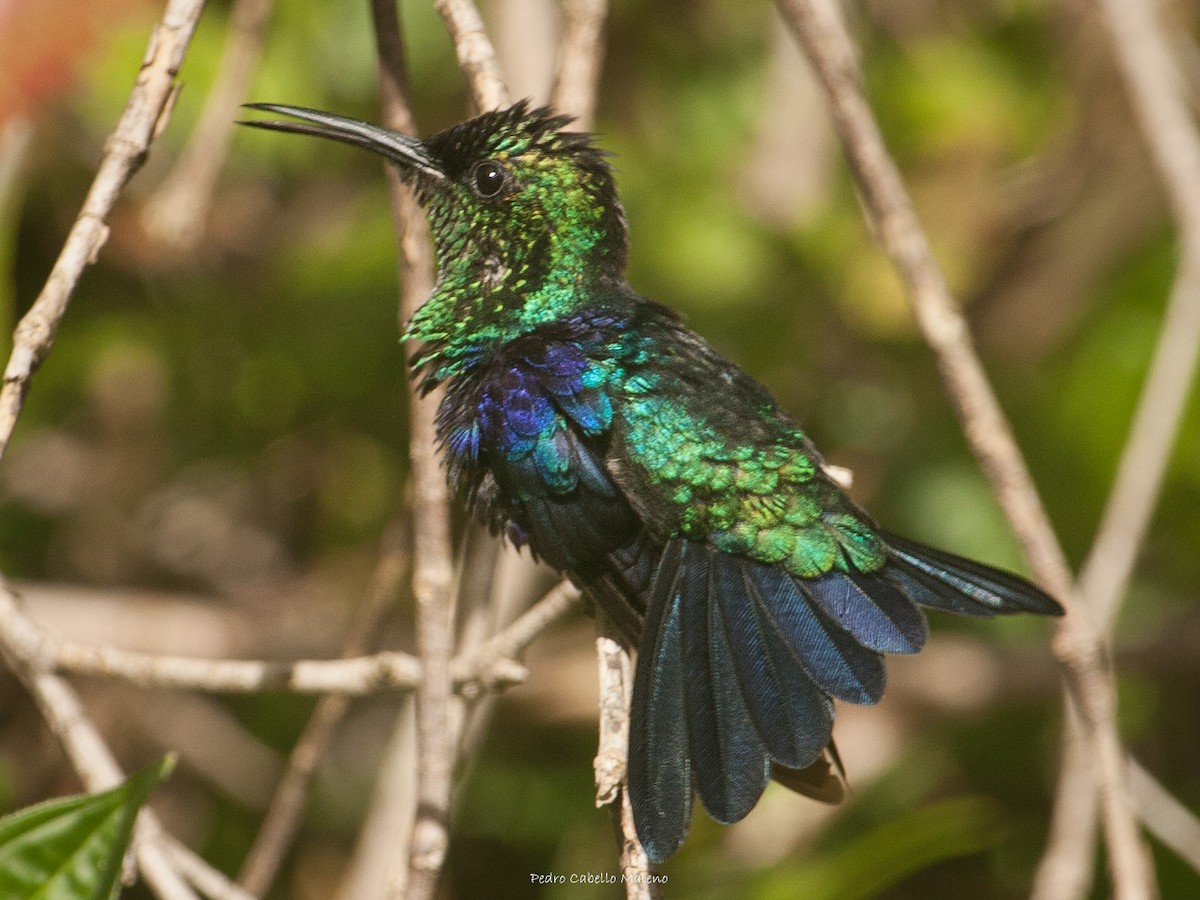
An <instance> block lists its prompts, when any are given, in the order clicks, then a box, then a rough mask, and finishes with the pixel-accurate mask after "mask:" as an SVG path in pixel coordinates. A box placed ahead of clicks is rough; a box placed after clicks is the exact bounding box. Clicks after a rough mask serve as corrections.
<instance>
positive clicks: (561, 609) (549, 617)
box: [455, 581, 580, 696]
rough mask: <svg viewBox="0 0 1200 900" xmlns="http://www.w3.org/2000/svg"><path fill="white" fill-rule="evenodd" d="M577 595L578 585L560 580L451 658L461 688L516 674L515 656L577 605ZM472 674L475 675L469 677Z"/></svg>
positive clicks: (484, 685) (486, 683) (468, 690)
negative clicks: (507, 622)
mask: <svg viewBox="0 0 1200 900" xmlns="http://www.w3.org/2000/svg"><path fill="white" fill-rule="evenodd" d="M579 598H580V591H579V588H577V587H575V585H573V584H571V582H569V581H561V582H559V583H558V584H557V585H556V586H555V587H554V588H553V589H551V590H550V592H549V593H547V594H546V596H544V597H543V598H542V599H541V600H539V601H537V603H535V604H533V606H531V607H529V609H527V610H526V611H525V612H524V613H522V614H521V615H520V616H518V617H517V619H516V620H515V621H514V622H513V623H512V624H511V625H509V626H508V627H507V628H505V629H504V630H503V631H501V632H499V633H497V634H494V635H492V636H491V637H490V638H488V639H487V640H485V641H484V642H483V643H482V644H481V645H480V647H479V649H478V650H477V651H476V652H475V653H471V654H467V655H465V656H461V657H459V658H458V659H457V660H455V664H456V665H455V674H456V676H458V678H459V679H461V680H460V682H459V683H460V684H461V685H462V690H463V692H464V693H466V694H467V695H468V696H469V695H470V693H471V690H470V685H471V683H472V682H474V683H477V684H479V685H481V686H483V687H487V686H488V685H489V683H491V682H494V681H495V679H496V678H497V676H501V677H502V678H503V677H504V676H507V675H515V674H517V672H516V670H515V669H513V668H511V667H512V666H514V665H516V662H515V660H516V659H517V658H518V657H519V656H520V655H521V654H522V653H523V652H524V651H525V649H526V648H527V647H528V646H529V645H530V644H532V643H533V642H534V641H535V640H536V639H537V638H538V637H539V636H540V635H541V634H542V632H544V631H545V630H546V629H547V628H549V627H550V626H551V625H553V624H554V623H555V622H558V621H559V620H560V619H562V618H563V617H565V616H566V615H567V614H568V613H570V612H571V611H572V610H574V609H577V608H578V607H579ZM473 675H476V677H475V678H472V676H473Z"/></svg>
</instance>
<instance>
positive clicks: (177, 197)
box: [142, 0, 271, 250]
mask: <svg viewBox="0 0 1200 900" xmlns="http://www.w3.org/2000/svg"><path fill="white" fill-rule="evenodd" d="M270 16H271V0H236V2H235V3H234V4H233V6H232V7H230V10H229V33H228V36H227V38H226V41H225V54H224V56H223V58H222V60H221V71H220V74H219V75H218V76H217V80H216V83H215V84H214V85H213V88H212V90H211V91H210V92H209V94H208V97H207V98H206V100H205V103H204V110H203V112H201V114H200V121H199V123H198V124H197V125H196V130H195V131H194V132H193V133H192V137H191V140H189V141H188V144H187V147H186V148H184V151H183V153H181V154H180V156H179V159H178V161H177V162H176V163H175V168H174V169H172V170H171V173H170V174H169V175H168V176H167V177H166V178H165V179H164V180H163V182H162V184H161V185H159V187H158V190H157V191H156V192H155V193H154V196H152V197H151V198H150V199H149V200H148V201H147V202H146V205H145V207H144V208H143V210H142V222H143V223H144V224H145V227H146V230H147V231H148V232H149V233H150V234H152V235H154V236H155V237H158V238H159V239H160V240H163V241H165V242H167V243H169V244H171V245H173V246H175V247H178V248H180V249H184V250H190V249H192V248H193V247H195V246H196V244H197V243H198V242H199V240H200V238H201V237H202V236H203V235H204V223H205V221H206V220H207V219H208V211H209V209H211V207H212V199H213V192H214V190H215V189H216V186H217V179H218V178H220V175H221V170H222V169H223V168H224V167H225V160H226V158H227V157H228V156H229V144H230V141H231V139H232V138H233V130H234V127H235V119H236V118H237V115H236V113H237V108H238V105H239V104H241V103H242V102H244V100H245V98H246V88H247V87H248V86H249V84H250V79H251V78H252V77H253V76H254V69H255V67H256V66H257V65H258V58H259V55H260V54H261V52H262V43H263V33H264V31H265V30H266V27H267V21H268V19H269V18H270Z"/></svg>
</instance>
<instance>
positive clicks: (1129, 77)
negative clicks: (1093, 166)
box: [1080, 0, 1200, 623]
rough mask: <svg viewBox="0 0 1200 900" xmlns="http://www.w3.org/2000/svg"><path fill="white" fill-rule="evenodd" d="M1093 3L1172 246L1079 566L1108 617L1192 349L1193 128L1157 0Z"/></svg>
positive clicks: (1153, 492) (1191, 374)
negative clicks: (1175, 235) (1161, 197)
mask: <svg viewBox="0 0 1200 900" xmlns="http://www.w3.org/2000/svg"><path fill="white" fill-rule="evenodd" d="M1099 8H1100V9H1101V10H1102V13H1103V20H1104V23H1105V25H1106V26H1107V27H1108V31H1109V34H1110V37H1111V40H1112V45H1113V52H1114V54H1115V55H1116V57H1117V61H1118V62H1119V63H1120V67H1121V72H1122V74H1123V75H1124V78H1125V85H1126V90H1127V91H1128V92H1129V95H1130V99H1131V100H1132V102H1133V109H1134V112H1135V114H1136V116H1137V118H1138V122H1139V124H1140V126H1141V132H1142V134H1143V136H1144V137H1145V140H1146V143H1147V146H1148V147H1149V150H1150V154H1151V157H1152V158H1153V160H1154V163H1155V166H1156V167H1157V169H1158V174H1159V177H1160V178H1161V179H1162V182H1163V185H1164V187H1165V188H1166V194H1167V199H1168V201H1169V204H1170V207H1171V210H1172V214H1173V217H1174V219H1175V222H1176V225H1177V226H1178V228H1179V237H1180V245H1181V247H1180V250H1181V255H1182V258H1181V260H1180V265H1179V270H1178V271H1177V272H1176V276H1175V283H1174V285H1173V286H1172V288H1171V294H1170V298H1169V300H1168V301H1167V308H1166V312H1165V314H1164V316H1163V323H1162V328H1161V331H1160V334H1159V339H1158V345H1157V346H1156V347H1155V350H1154V359H1153V361H1152V362H1151V364H1150V370H1149V374H1148V375H1147V377H1146V384H1145V386H1144V388H1143V390H1142V395H1141V398H1140V399H1139V401H1138V408H1137V411H1136V413H1135V414H1134V418H1133V424H1132V426H1131V428H1130V435H1129V440H1128V441H1127V442H1126V445H1125V449H1124V451H1123V452H1122V455H1121V462H1120V465H1119V467H1118V470H1117V477H1116V479H1115V481H1114V484H1113V490H1112V493H1111V494H1110V495H1109V499H1108V503H1107V504H1106V505H1105V509H1104V515H1103V516H1102V517H1101V521H1100V528H1099V531H1098V533H1097V535H1096V541H1095V543H1094V544H1093V545H1092V550H1091V552H1090V553H1089V554H1088V559H1087V562H1086V563H1085V564H1084V567H1083V571H1082V574H1081V576H1080V585H1081V591H1082V593H1083V594H1084V596H1085V597H1086V598H1087V599H1088V602H1089V603H1091V604H1092V606H1093V608H1094V609H1095V610H1096V612H1097V614H1098V618H1099V620H1100V621H1101V622H1104V623H1110V622H1111V620H1112V618H1113V616H1114V615H1115V613H1116V609H1117V606H1118V604H1119V602H1120V598H1121V596H1122V595H1123V594H1124V593H1125V588H1126V587H1127V585H1128V583H1129V578H1130V574H1131V572H1132V570H1133V565H1134V562H1135V561H1136V560H1137V554H1138V549H1139V548H1140V547H1141V545H1142V542H1143V540H1144V538H1145V535H1146V531H1147V528H1148V527H1149V523H1150V515H1151V513H1152V512H1153V511H1154V507H1155V504H1156V503H1157V500H1158V495H1159V492H1160V490H1161V488H1162V482H1163V476H1164V474H1165V472H1166V468H1167V462H1168V460H1169V459H1170V454H1171V448H1172V447H1174V445H1175V441H1176V436H1177V434H1178V432H1179V425H1180V423H1181V421H1182V418H1183V411H1184V409H1185V407H1186V403H1187V398H1188V395H1189V393H1190V392H1191V388H1192V384H1193V382H1194V380H1195V377H1196V366H1197V360H1198V359H1200V181H1198V180H1197V179H1196V173H1197V172H1200V132H1198V131H1197V129H1196V123H1195V119H1194V118H1193V116H1192V114H1191V111H1190V109H1189V107H1188V102H1187V98H1186V97H1185V96H1184V94H1183V90H1182V89H1183V86H1184V84H1183V77H1182V75H1181V74H1180V72H1179V69H1178V66H1177V65H1176V63H1175V60H1174V59H1173V58H1172V56H1171V48H1170V43H1169V41H1168V39H1167V36H1166V35H1165V34H1164V33H1163V30H1162V28H1161V26H1160V24H1159V22H1158V20H1157V18H1156V15H1155V10H1156V9H1157V4H1155V3H1151V2H1148V0H1103V2H1102V3H1101V4H1100V6H1099Z"/></svg>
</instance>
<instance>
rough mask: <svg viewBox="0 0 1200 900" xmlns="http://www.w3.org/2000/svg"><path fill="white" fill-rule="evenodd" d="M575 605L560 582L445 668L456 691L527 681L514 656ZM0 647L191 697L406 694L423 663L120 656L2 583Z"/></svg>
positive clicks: (53, 667)
mask: <svg viewBox="0 0 1200 900" xmlns="http://www.w3.org/2000/svg"><path fill="white" fill-rule="evenodd" d="M578 605H579V590H578V589H577V588H575V587H574V586H573V585H571V584H570V582H562V583H560V584H559V585H557V586H556V587H555V588H554V589H553V590H551V591H549V592H548V593H547V594H546V596H544V597H542V598H541V599H540V600H538V601H537V602H536V603H535V604H533V606H531V607H530V608H529V609H528V610H526V611H525V613H523V614H522V615H521V616H520V617H518V618H517V619H516V620H515V621H514V622H513V623H512V624H511V625H509V626H508V627H507V628H505V629H503V630H502V631H500V632H498V633H496V634H495V635H493V636H492V637H490V638H488V639H487V640H486V641H484V642H483V644H482V645H481V646H480V647H479V649H478V651H476V652H465V653H464V654H462V655H461V656H456V657H455V658H454V659H453V660H452V661H451V664H450V671H451V676H452V682H453V686H454V689H455V690H456V691H458V692H459V693H462V694H465V695H468V696H475V695H478V694H479V693H480V692H481V691H483V690H498V689H502V688H505V687H509V686H511V685H514V684H519V683H521V682H522V681H524V680H525V677H526V671H525V668H524V666H522V665H521V664H520V663H519V662H518V661H517V657H518V656H520V654H521V653H522V652H524V650H525V649H526V648H527V647H528V646H529V645H530V644H531V643H533V641H534V640H536V639H537V638H538V637H539V636H540V635H541V634H542V632H543V631H545V630H546V629H547V628H549V627H550V626H552V625H553V624H554V623H555V622H557V621H559V620H560V619H561V618H563V617H564V616H566V615H567V614H568V613H570V612H571V611H572V610H573V609H575V608H577V606H578ZM0 642H3V643H4V644H6V645H8V646H10V647H12V648H14V650H16V652H17V653H18V654H19V655H22V656H24V657H27V658H30V659H37V660H38V661H39V664H40V665H42V666H43V667H45V668H46V669H47V670H49V671H55V672H58V673H61V674H72V675H89V676H92V677H97V678H118V679H121V680H123V681H128V682H129V683H130V684H135V685H137V686H138V687H144V688H161V689H167V690H196V691H204V692H206V693H214V694H250V693H257V692H262V691H283V692H288V693H295V694H334V693H336V694H346V695H349V696H363V695H367V694H375V693H380V692H384V691H405V690H411V689H413V688H415V687H416V686H417V685H418V684H419V683H420V680H421V663H420V661H419V660H418V659H417V658H416V657H415V656H412V655H410V654H407V653H400V652H396V651H384V652H381V653H375V654H371V655H368V656H355V657H346V658H343V659H327V660H324V659H302V660H286V661H273V660H263V659H205V658H201V657H193V656H173V655H167V654H158V653H143V652H139V651H136V650H122V649H120V648H118V647H112V646H107V645H96V644H84V643H80V642H79V641H72V640H67V639H65V638H61V637H59V636H57V635H55V634H53V633H52V632H50V631H48V630H47V629H45V628H42V626H40V625H38V624H37V623H36V622H34V621H33V620H32V619H30V618H29V617H28V616H27V615H26V614H25V612H24V610H22V608H21V605H20V602H19V599H18V596H17V594H16V593H15V592H14V591H13V590H12V589H11V588H10V587H9V586H8V585H7V583H6V582H4V581H3V580H0Z"/></svg>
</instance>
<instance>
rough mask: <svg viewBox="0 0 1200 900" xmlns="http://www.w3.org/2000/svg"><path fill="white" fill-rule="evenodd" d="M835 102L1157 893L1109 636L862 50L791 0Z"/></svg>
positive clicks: (1138, 874) (1108, 815) (1134, 856)
mask: <svg viewBox="0 0 1200 900" xmlns="http://www.w3.org/2000/svg"><path fill="white" fill-rule="evenodd" d="M779 8H780V11H781V12H782V13H783V16H784V19H785V21H787V23H788V25H789V27H790V28H791V29H792V30H793V32H794V33H795V35H796V37H797V39H798V40H799V42H800V43H801V45H802V46H803V47H804V48H805V51H806V52H807V53H808V56H809V58H810V60H812V63H813V66H814V68H815V70H816V72H817V75H818V77H819V79H820V81H821V83H822V85H823V87H824V89H825V91H826V93H827V95H828V97H829V102H830V108H831V110H832V113H833V119H834V124H835V127H836V128H837V130H838V134H839V136H840V137H841V139H842V143H843V146H844V147H845V151H846V154H847V157H848V158H849V160H850V162H851V165H852V167H853V169H854V171H855V175H856V178H857V181H858V184H859V187H860V190H861V192H862V196H863V199H864V204H865V207H866V210H867V214H868V217H869V219H870V220H871V223H872V224H873V226H874V230H875V232H876V233H877V234H878V235H879V236H880V239H881V241H882V243H883V245H884V247H885V249H886V250H887V252H888V254H889V256H891V258H892V261H893V263H894V264H895V266H896V268H897V270H898V271H899V272H900V275H901V277H902V278H903V280H904V282H905V284H906V286H907V287H908V292H909V296H910V301H911V303H912V306H913V311H914V314H915V316H916V320H917V324H918V326H919V327H920V329H921V332H922V334H923V336H924V337H925V340H926V342H927V343H928V344H929V345H930V347H931V348H932V349H933V351H934V353H935V355H936V357H937V360H938V364H939V367H940V368H941V372H942V377H943V379H944V380H945V382H946V386H947V390H948V393H949V395H950V397H951V399H952V401H953V402H954V404H955V407H956V409H957V412H958V415H959V418H960V420H961V421H962V426H963V432H964V434H965V435H966V437H967V440H968V442H969V443H970V445H971V449H972V450H973V451H974V453H975V455H976V456H977V457H978V459H979V461H980V465H981V466H982V468H983V470H984V471H985V473H986V474H987V475H988V477H989V478H990V479H991V480H992V483H993V487H994V489H995V492H996V496H997V498H998V499H999V501H1000V504H1001V507H1002V508H1003V509H1004V512H1005V514H1006V516H1007V517H1008V520H1009V522H1010V524H1011V526H1012V528H1013V532H1014V533H1015V534H1016V536H1017V539H1018V540H1019V541H1020V543H1021V545H1022V547H1023V548H1024V550H1025V554H1026V557H1027V558H1028V559H1029V561H1030V565H1031V566H1032V568H1033V571H1034V572H1035V574H1036V575H1037V577H1038V578H1039V580H1041V581H1042V582H1043V584H1045V585H1046V586H1047V587H1048V588H1049V589H1050V590H1051V591H1052V592H1053V593H1054V594H1055V595H1057V596H1058V597H1059V599H1060V600H1062V601H1063V602H1064V605H1065V606H1066V608H1067V615H1066V616H1065V617H1064V619H1063V620H1062V622H1061V624H1060V625H1059V628H1058V630H1057V632H1056V635H1055V638H1054V641H1053V649H1054V652H1055V656H1056V657H1057V658H1058V660H1059V661H1060V662H1061V663H1062V666H1063V673H1064V675H1065V677H1066V679H1067V682H1068V684H1069V685H1071V687H1072V696H1073V698H1074V699H1075V700H1076V701H1077V704H1078V708H1079V711H1080V715H1081V718H1082V719H1083V721H1084V723H1085V725H1086V732H1087V735H1088V743H1089V747H1090V750H1091V752H1092V753H1093V754H1094V758H1095V763H1096V772H1097V778H1098V779H1099V782H1100V789H1101V797H1102V802H1103V808H1104V813H1105V815H1104V822H1105V838H1106V841H1107V844H1108V849H1109V858H1110V864H1111V867H1112V871H1113V882H1114V888H1115V892H1116V895H1117V896H1118V897H1119V898H1122V900H1135V898H1147V900H1148V898H1149V897H1150V896H1151V895H1152V894H1153V872H1152V870H1151V869H1150V868H1149V866H1148V864H1147V860H1146V854H1145V850H1144V848H1143V846H1142V844H1141V840H1140V837H1139V834H1138V830H1137V822H1136V819H1135V818H1134V815H1133V811H1132V808H1131V804H1130V799H1129V794H1128V787H1127V784H1126V774H1125V756H1124V751H1123V750H1122V748H1121V744H1120V739H1119V737H1118V734H1117V731H1116V723H1115V706H1116V695H1115V688H1114V685H1113V677H1112V672H1111V671H1110V669H1109V668H1108V664H1107V662H1106V657H1105V654H1104V648H1103V644H1102V642H1101V639H1100V636H1099V635H1098V633H1097V632H1096V630H1095V628H1094V627H1093V625H1092V622H1091V620H1090V618H1089V617H1088V615H1087V613H1086V612H1085V611H1084V610H1083V609H1082V608H1081V604H1080V602H1079V600H1078V596H1077V595H1076V593H1075V591H1074V585H1073V584H1072V578H1071V572H1070V569H1069V567H1068V566H1067V563H1066V559H1065V558H1064V556H1063V553H1062V549H1061V547H1059V545H1058V541H1057V539H1056V537H1055V535H1054V531H1053V529H1052V528H1051V526H1050V522H1049V519H1048V518H1047V516H1046V513H1045V510H1044V509H1043V508H1042V506H1041V502H1040V500H1039V498H1038V495H1037V491H1036V489H1035V487H1034V485H1033V481H1032V479H1031V478H1030V475H1029V472H1028V469H1027V468H1026V466H1025V462H1024V460H1023V458H1022V456H1021V453H1020V450H1019V448H1018V447H1017V445H1016V441H1015V440H1014V438H1013V436H1012V432H1011V429H1010V428H1009V427H1008V423H1007V422H1006V420H1005V418H1004V414H1003V412H1002V411H1001V409H1000V406H999V404H998V403H997V401H996V398H995V396H994V394H993V393H992V390H991V387H990V385H989V384H988V381H987V377H986V375H985V374H984V371H983V368H982V366H981V365H980V363H979V359H978V357H977V355H976V354H975V351H974V349H973V348H972V346H971V340H970V336H969V334H968V331H967V326H966V322H965V320H964V318H963V316H962V313H961V312H960V311H959V309H958V308H957V307H956V305H955V304H954V301H953V299H952V298H951V296H950V292H949V289H948V288H947V286H946V282H945V278H944V276H943V275H942V272H941V270H940V268H939V267H938V265H937V261H936V260H935V259H934V256H933V253H932V251H931V249H930V247H929V242H928V240H927V239H926V237H925V235H924V232H923V231H922V229H921V227H920V223H919V222H918V220H917V217H916V214H915V213H914V211H913V209H912V204H911V201H910V200H909V198H908V194H907V192H906V191H905V189H904V185H903V182H902V180H901V178H900V175H899V172H898V170H897V169H896V165H895V163H894V162H893V161H892V159H891V157H890V156H889V154H888V152H887V149H886V147H885V146H884V142H883V138H882V135H881V134H880V131H879V126H878V124H877V123H876V121H875V118H874V114H873V113H872V111H871V108H870V106H869V104H868V103H867V100H866V98H865V96H864V95H863V93H862V89H861V86H860V85H861V81H862V78H861V74H860V72H859V67H858V61H857V58H856V55H855V50H854V46H853V44H852V43H851V41H850V37H849V35H848V34H847V32H846V28H845V24H844V22H843V21H842V18H841V13H840V11H839V9H838V7H837V5H836V3H834V2H833V0H779Z"/></svg>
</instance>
